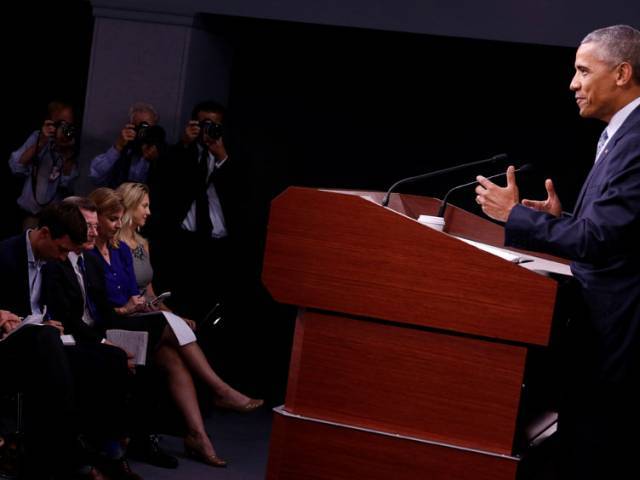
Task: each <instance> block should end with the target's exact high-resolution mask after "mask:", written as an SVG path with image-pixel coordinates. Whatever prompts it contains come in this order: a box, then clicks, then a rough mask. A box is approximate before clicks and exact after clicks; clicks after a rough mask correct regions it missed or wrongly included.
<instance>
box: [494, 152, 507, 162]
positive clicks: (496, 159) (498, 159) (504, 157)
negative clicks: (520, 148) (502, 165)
mask: <svg viewBox="0 0 640 480" xmlns="http://www.w3.org/2000/svg"><path fill="white" fill-rule="evenodd" d="M507 158H509V157H508V156H507V154H506V153H499V154H498V155H494V156H493V157H491V160H493V161H494V162H502V161H506V160H507Z"/></svg>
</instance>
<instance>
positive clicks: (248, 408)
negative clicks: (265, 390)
mask: <svg viewBox="0 0 640 480" xmlns="http://www.w3.org/2000/svg"><path fill="white" fill-rule="evenodd" d="M213 404H214V405H215V406H216V407H218V408H224V409H227V410H233V411H234V412H239V413H250V412H253V411H254V410H257V409H258V408H260V407H261V406H262V405H264V400H262V399H258V398H250V399H249V401H248V402H247V403H245V404H244V405H235V404H233V403H231V402H228V401H227V400H215V401H214V402H213Z"/></svg>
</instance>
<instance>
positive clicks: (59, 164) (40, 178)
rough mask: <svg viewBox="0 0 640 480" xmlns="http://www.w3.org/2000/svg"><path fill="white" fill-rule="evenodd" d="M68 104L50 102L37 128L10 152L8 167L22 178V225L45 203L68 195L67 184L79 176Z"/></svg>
mask: <svg viewBox="0 0 640 480" xmlns="http://www.w3.org/2000/svg"><path fill="white" fill-rule="evenodd" d="M73 122H74V114H73V108H72V107H71V105H70V104H68V103H65V102H61V101H53V102H51V103H49V105H47V117H46V119H45V121H44V123H43V124H42V127H41V128H40V130H36V131H35V132H33V133H32V134H31V135H29V138H27V140H26V142H25V143H24V144H23V145H22V146H21V147H20V148H18V149H17V150H16V151H15V152H13V153H12V154H11V157H10V158H9V167H10V168H11V171H12V172H13V174H14V175H17V176H22V177H25V182H24V186H23V188H22V193H21V194H20V196H19V197H18V200H17V203H18V206H19V207H20V208H21V209H22V210H23V212H24V219H23V222H22V226H23V228H29V227H32V226H34V225H35V224H36V223H37V220H36V218H35V216H36V215H37V214H38V213H39V212H40V210H42V209H43V208H44V207H45V206H47V205H49V204H50V203H52V202H54V201H58V200H61V199H62V198H64V197H67V196H69V195H70V194H71V190H70V185H71V182H72V180H73V179H74V178H75V177H77V176H78V166H77V163H76V158H77V153H78V152H77V150H76V128H75V125H74V123H73Z"/></svg>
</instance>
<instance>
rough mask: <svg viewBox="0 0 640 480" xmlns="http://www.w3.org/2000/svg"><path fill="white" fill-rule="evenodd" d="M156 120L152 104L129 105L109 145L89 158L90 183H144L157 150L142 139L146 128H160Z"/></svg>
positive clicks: (105, 184) (156, 114) (100, 184)
mask: <svg viewBox="0 0 640 480" xmlns="http://www.w3.org/2000/svg"><path fill="white" fill-rule="evenodd" d="M157 123H158V113H157V112H156V110H155V108H153V106H152V105H150V104H148V103H142V102H138V103H134V104H133V105H131V107H129V123H127V124H126V125H125V126H124V127H123V128H122V130H121V131H120V135H119V136H118V138H117V139H116V141H115V143H114V144H113V146H112V147H110V148H109V150H107V151H106V152H105V153H103V154H102V155H98V156H97V157H95V158H94V159H93V160H92V161H91V170H90V172H89V177H90V178H91V180H93V183H94V184H95V185H96V186H106V187H110V188H117V187H118V186H119V185H120V184H122V183H124V182H138V183H147V179H148V177H149V169H150V165H151V163H153V162H154V161H155V160H157V158H158V156H159V149H158V148H148V144H146V143H145V138H146V136H147V135H148V133H149V132H150V131H151V132H154V130H161V128H160V127H156V124H157ZM151 127H154V128H151ZM163 132H164V131H163ZM156 133H157V132H156ZM154 141H155V138H154ZM157 147H159V145H158V146H157Z"/></svg>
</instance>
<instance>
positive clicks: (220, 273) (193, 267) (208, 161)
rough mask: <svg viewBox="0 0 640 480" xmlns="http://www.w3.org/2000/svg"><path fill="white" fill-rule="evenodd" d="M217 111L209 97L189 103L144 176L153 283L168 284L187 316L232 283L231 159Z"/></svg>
mask: <svg viewBox="0 0 640 480" xmlns="http://www.w3.org/2000/svg"><path fill="white" fill-rule="evenodd" d="M224 117H225V109H224V107H223V106H222V105H220V104H219V103H217V102H214V101H205V102H201V103H199V104H197V105H196V106H195V107H194V108H193V111H192V115H191V120H190V121H189V122H188V124H187V126H186V127H185V130H184V133H183V135H182V138H181V141H180V142H179V143H178V144H177V145H176V146H175V147H173V148H172V149H171V151H170V154H169V158H168V159H166V161H164V162H161V164H160V165H159V166H158V168H157V170H156V172H154V175H153V176H151V177H150V179H149V186H150V190H151V196H152V208H153V209H154V216H153V217H152V225H151V232H150V236H151V241H152V243H153V246H154V249H155V250H156V252H157V253H156V254H155V255H154V265H155V266H156V268H157V272H156V281H155V282H154V283H159V284H160V285H161V287H160V290H170V291H171V292H172V297H171V303H172V304H173V305H176V306H178V308H179V309H180V311H181V312H183V313H184V315H185V316H187V317H190V318H195V319H201V318H202V317H203V316H204V315H205V313H206V312H207V311H208V310H210V309H211V307H213V305H214V304H215V302H216V301H219V300H221V299H224V300H225V301H227V300H228V297H229V295H230V294H231V292H232V291H233V288H232V287H230V284H234V283H235V282H234V279H233V276H234V275H235V270H234V269H233V268H231V267H232V261H231V259H230V254H232V246H233V235H234V222H235V221H237V216H236V215H234V212H233V209H234V208H235V207H237V204H238V201H237V191H238V185H237V182H236V178H235V173H236V171H237V168H238V161H237V159H235V158H231V157H230V156H229V155H228V153H227V147H226V145H225V142H224V135H223V133H224V132H223V122H224ZM202 278H206V279H207V280H206V281H202V280H201V279H202Z"/></svg>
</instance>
